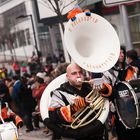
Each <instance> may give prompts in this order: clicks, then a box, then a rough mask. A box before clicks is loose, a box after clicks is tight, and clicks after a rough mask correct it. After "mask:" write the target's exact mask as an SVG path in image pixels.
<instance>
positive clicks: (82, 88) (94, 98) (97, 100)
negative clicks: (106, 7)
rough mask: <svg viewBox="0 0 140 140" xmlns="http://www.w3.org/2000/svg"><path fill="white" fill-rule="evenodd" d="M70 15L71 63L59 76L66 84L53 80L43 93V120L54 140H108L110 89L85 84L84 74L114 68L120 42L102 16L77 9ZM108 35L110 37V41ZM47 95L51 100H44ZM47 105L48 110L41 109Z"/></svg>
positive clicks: (68, 43)
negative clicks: (107, 120) (100, 39)
mask: <svg viewBox="0 0 140 140" xmlns="http://www.w3.org/2000/svg"><path fill="white" fill-rule="evenodd" d="M70 13H71V15H68V18H69V21H68V23H67V25H66V27H65V33H64V40H65V45H66V48H67V51H68V52H69V54H70V56H71V57H72V59H73V62H74V63H71V64H70V65H68V67H67V68H66V75H62V76H65V79H67V81H66V82H64V80H63V79H62V80H63V83H62V81H61V80H59V79H57V78H56V79H54V80H53V81H54V82H53V81H52V82H51V83H50V85H51V86H49V85H48V87H47V88H46V90H45V91H46V92H44V93H43V95H42V99H41V114H42V118H43V120H44V123H45V124H46V125H47V127H48V128H49V129H50V130H52V131H53V134H54V135H53V138H52V139H53V140H58V139H64V140H68V139H69V140H70V139H71V140H86V139H89V140H93V139H96V140H105V139H106V140H107V139H108V138H106V135H104V133H105V130H106V129H105V125H104V122H105V120H106V118H107V116H108V112H109V101H108V99H107V98H108V97H109V96H110V95H111V93H112V87H111V86H110V85H109V84H106V83H105V82H101V84H100V86H99V87H98V86H95V85H96V84H95V83H96V82H95V81H96V80H95V79H92V80H90V81H84V74H83V70H86V71H89V72H103V71H105V70H108V69H110V68H111V67H113V65H114V64H115V63H116V61H117V59H118V56H119V51H120V50H119V48H120V44H119V39H118V36H117V34H116V32H115V30H114V28H113V27H112V26H111V24H110V23H109V22H108V21H107V20H105V19H104V18H102V17H101V16H99V15H97V14H94V13H90V12H89V11H85V12H83V11H82V10H76V9H74V12H73V11H71V12H70ZM79 32H80V33H79ZM89 32H90V34H89ZM102 32H104V34H102ZM100 33H101V34H100ZM107 34H111V38H110V37H108V36H107ZM97 37H98V38H97ZM99 38H103V40H102V41H99V40H98V39H99ZM95 44H96V45H95ZM97 59H98V61H97ZM58 78H61V77H58ZM63 78H64V77H63ZM56 82H58V83H56ZM53 84H54V85H53ZM56 84H59V87H58V86H57V87H56ZM53 86H54V87H56V88H54V87H53ZM50 87H51V88H52V89H50ZM93 87H94V88H93ZM95 87H96V88H95ZM47 89H48V90H47ZM48 92H49V93H50V92H51V97H50V96H49V95H48V96H46V98H44V97H45V95H47V94H49V93H48ZM49 97H50V98H49ZM45 99H46V100H45ZM46 102H47V103H48V105H47V107H48V108H47V110H46V109H45V108H44V104H45V103H46ZM50 132H51V131H50ZM106 134H107V133H106Z"/></svg>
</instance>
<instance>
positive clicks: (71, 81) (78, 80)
mask: <svg viewBox="0 0 140 140" xmlns="http://www.w3.org/2000/svg"><path fill="white" fill-rule="evenodd" d="M66 77H67V79H68V82H65V83H64V84H61V85H60V87H59V88H58V89H56V90H54V91H52V92H51V96H52V98H51V102H50V104H49V109H48V110H49V117H50V120H51V122H52V123H53V124H59V125H62V124H66V125H70V124H71V123H72V121H73V119H74V118H73V114H75V113H76V112H77V111H78V110H80V109H81V108H83V107H85V106H87V105H89V104H90V102H91V98H90V97H89V98H87V95H88V94H89V93H90V92H91V90H92V87H91V85H90V84H89V83H85V82H82V81H84V75H83V70H82V68H80V67H79V66H78V65H77V64H75V63H71V64H69V66H68V67H67V69H66ZM92 81H93V83H94V80H92ZM111 90H112V88H111V86H110V85H108V84H105V83H104V84H103V88H102V89H100V90H99V93H100V94H101V95H104V96H109V95H110V94H111ZM93 94H94V93H93ZM98 123H100V122H98ZM93 125H94V123H91V124H89V125H87V126H85V128H83V130H82V131H81V132H82V133H80V132H79V134H78V135H77V137H76V138H74V137H75V136H74V135H69V134H68V135H65V131H67V128H66V126H65V127H63V128H62V129H63V132H62V133H61V134H59V133H58V132H56V131H55V128H54V134H55V135H54V137H55V138H54V139H61V136H63V135H64V136H66V137H69V138H72V139H76V140H85V139H88V140H91V139H92V140H93V139H96V140H103V139H104V130H105V128H104V125H103V124H100V125H99V127H97V128H96V130H94V129H93V130H92V126H93ZM48 128H49V126H48ZM86 128H87V129H86ZM93 128H94V126H93ZM60 129H61V128H60ZM74 131H77V130H76V129H75V130H74ZM94 131H95V132H94ZM65 139H66V138H65Z"/></svg>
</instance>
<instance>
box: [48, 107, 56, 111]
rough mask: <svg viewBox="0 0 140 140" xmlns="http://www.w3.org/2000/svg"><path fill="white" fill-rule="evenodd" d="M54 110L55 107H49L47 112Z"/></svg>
mask: <svg viewBox="0 0 140 140" xmlns="http://www.w3.org/2000/svg"><path fill="white" fill-rule="evenodd" d="M55 109H56V108H55V107H49V108H48V110H49V111H54V110H55Z"/></svg>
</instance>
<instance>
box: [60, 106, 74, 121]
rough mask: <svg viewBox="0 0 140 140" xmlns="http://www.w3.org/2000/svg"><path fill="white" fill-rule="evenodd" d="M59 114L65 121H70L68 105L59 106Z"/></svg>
mask: <svg viewBox="0 0 140 140" xmlns="http://www.w3.org/2000/svg"><path fill="white" fill-rule="evenodd" d="M60 112H61V115H62V116H63V118H64V119H65V121H67V122H72V117H71V111H70V106H69V105H68V106H64V107H61V108H60Z"/></svg>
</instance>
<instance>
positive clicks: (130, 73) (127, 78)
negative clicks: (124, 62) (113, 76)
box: [125, 69, 135, 81]
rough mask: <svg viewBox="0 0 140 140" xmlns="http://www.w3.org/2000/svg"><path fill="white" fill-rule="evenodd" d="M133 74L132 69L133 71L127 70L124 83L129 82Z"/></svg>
mask: <svg viewBox="0 0 140 140" xmlns="http://www.w3.org/2000/svg"><path fill="white" fill-rule="evenodd" d="M134 73H135V70H134V69H133V70H130V69H128V70H127V75H126V78H125V80H126V81H128V80H131V79H132V77H133V76H134Z"/></svg>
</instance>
